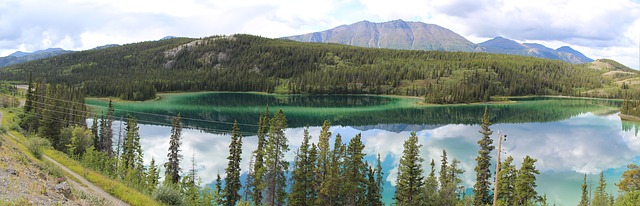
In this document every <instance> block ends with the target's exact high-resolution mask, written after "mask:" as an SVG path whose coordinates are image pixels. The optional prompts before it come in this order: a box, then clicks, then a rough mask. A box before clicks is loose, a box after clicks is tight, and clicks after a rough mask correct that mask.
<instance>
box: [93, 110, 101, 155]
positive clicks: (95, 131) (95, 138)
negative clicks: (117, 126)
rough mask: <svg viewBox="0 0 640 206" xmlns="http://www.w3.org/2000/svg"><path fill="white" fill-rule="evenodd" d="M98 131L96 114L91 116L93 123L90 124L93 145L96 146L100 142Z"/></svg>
mask: <svg viewBox="0 0 640 206" xmlns="http://www.w3.org/2000/svg"><path fill="white" fill-rule="evenodd" d="M99 132H100V131H99V130H98V115H95V116H93V123H92V124H91V135H93V146H94V147H96V148H97V147H98V145H99V144H100V142H101V141H100V133H99Z"/></svg>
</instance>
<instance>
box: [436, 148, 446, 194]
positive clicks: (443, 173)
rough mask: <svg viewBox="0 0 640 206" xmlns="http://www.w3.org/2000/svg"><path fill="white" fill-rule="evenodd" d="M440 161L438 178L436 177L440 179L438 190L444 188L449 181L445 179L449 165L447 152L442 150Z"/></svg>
mask: <svg viewBox="0 0 640 206" xmlns="http://www.w3.org/2000/svg"><path fill="white" fill-rule="evenodd" d="M440 157H441V158H442V159H440V176H438V177H439V178H440V179H439V180H440V188H444V187H445V186H446V184H447V181H448V180H449V178H448V177H447V171H448V170H449V169H448V167H449V165H448V164H449V163H448V161H447V150H444V149H443V150H442V155H441V156H440Z"/></svg>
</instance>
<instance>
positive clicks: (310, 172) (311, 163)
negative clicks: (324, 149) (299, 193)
mask: <svg viewBox="0 0 640 206" xmlns="http://www.w3.org/2000/svg"><path fill="white" fill-rule="evenodd" d="M317 162H318V147H316V144H314V143H311V148H309V155H308V157H307V163H308V165H306V166H305V171H306V172H307V177H306V181H307V182H308V183H309V185H308V187H307V188H306V190H307V192H306V193H307V202H306V205H315V204H316V200H317V199H318V193H319V192H318V188H320V187H319V185H320V181H319V180H318V179H317V178H316V173H315V171H317Z"/></svg>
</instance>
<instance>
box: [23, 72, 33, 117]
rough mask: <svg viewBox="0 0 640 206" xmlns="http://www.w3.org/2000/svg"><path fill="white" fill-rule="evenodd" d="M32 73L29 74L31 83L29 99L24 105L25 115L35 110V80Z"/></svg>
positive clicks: (28, 88)
mask: <svg viewBox="0 0 640 206" xmlns="http://www.w3.org/2000/svg"><path fill="white" fill-rule="evenodd" d="M32 74H33V73H32V72H30V73H29V83H28V85H27V97H26V100H25V103H24V108H23V111H24V113H25V114H29V113H30V112H31V111H32V110H33V104H34V103H33V101H34V100H35V95H34V94H33V79H32Z"/></svg>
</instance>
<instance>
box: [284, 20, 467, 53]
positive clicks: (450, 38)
mask: <svg viewBox="0 0 640 206" xmlns="http://www.w3.org/2000/svg"><path fill="white" fill-rule="evenodd" d="M283 39H289V40H294V41H300V42H323V43H339V44H346V45H351V46H359V47H369V48H389V49H412V50H436V51H476V47H477V46H476V45H475V44H474V43H472V42H470V41H469V40H467V39H465V38H464V37H462V36H460V35H459V34H456V33H455V32H453V31H451V30H449V29H446V28H444V27H441V26H438V25H435V24H425V23H422V22H405V21H403V20H394V21H389V22H384V23H373V22H369V21H361V22H357V23H354V24H351V25H343V26H339V27H336V28H334V29H329V30H326V31H322V32H314V33H310V34H303V35H297V36H290V37H283Z"/></svg>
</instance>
